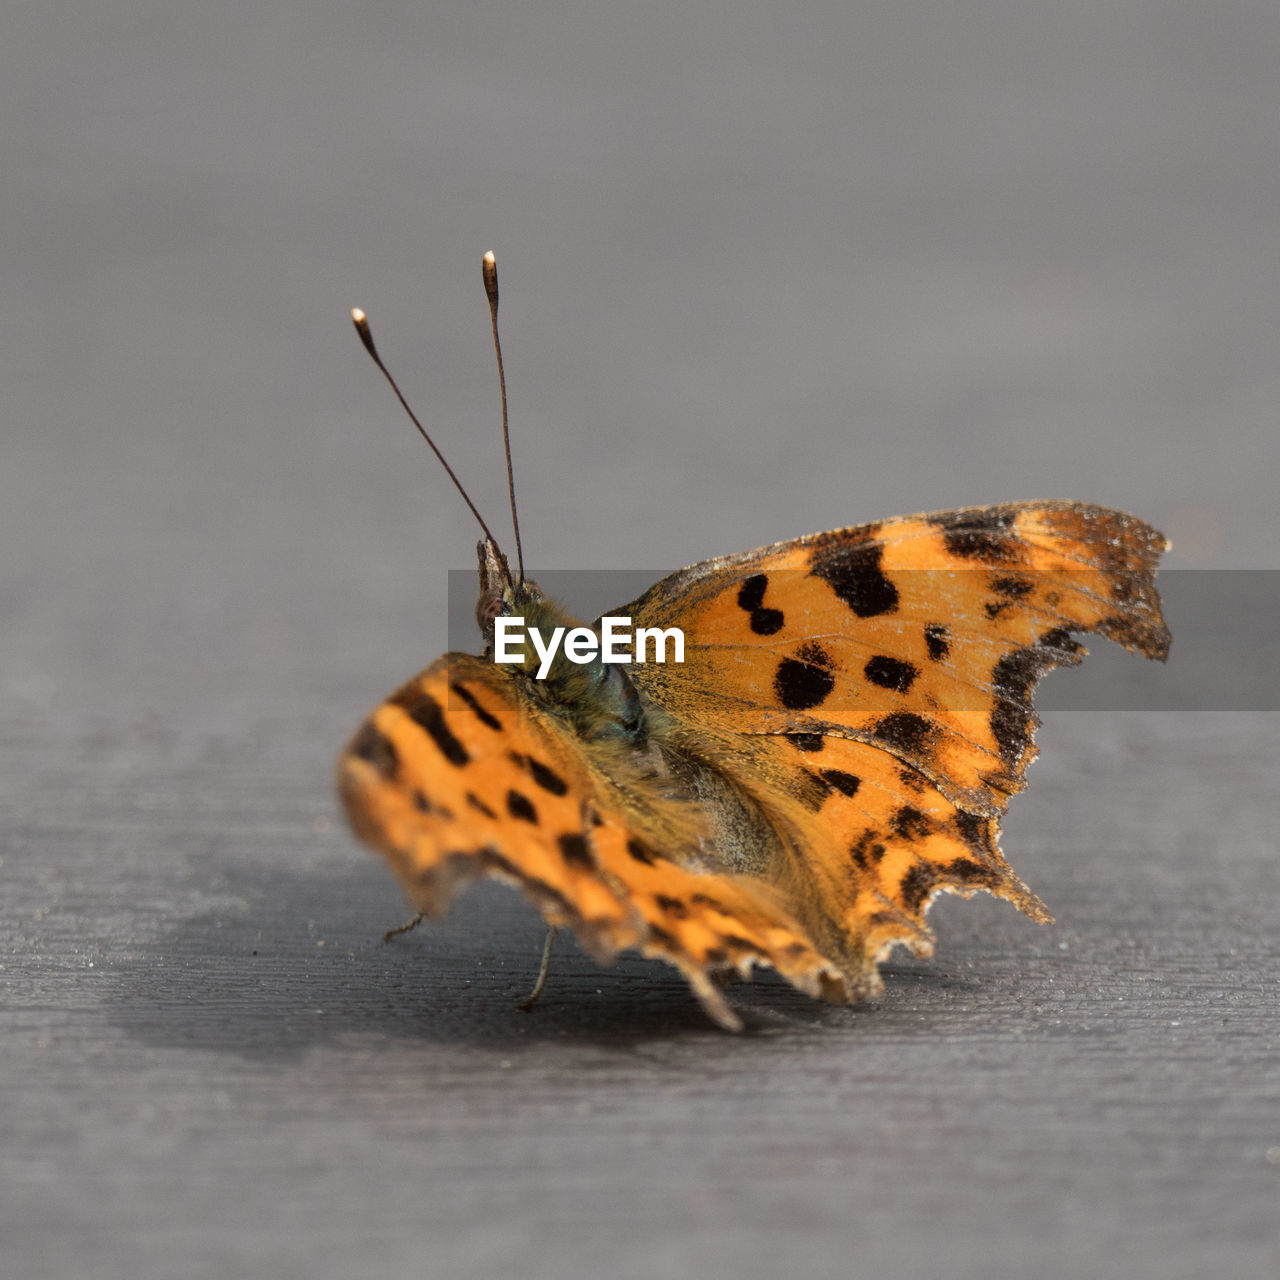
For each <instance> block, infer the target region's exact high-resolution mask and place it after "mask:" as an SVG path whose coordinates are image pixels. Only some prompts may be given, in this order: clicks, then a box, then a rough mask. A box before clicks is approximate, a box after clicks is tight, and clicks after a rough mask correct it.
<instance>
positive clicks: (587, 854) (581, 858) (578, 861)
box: [557, 831, 596, 871]
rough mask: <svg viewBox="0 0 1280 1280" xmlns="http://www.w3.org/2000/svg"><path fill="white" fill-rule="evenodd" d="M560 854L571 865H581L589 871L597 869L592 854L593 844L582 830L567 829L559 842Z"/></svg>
mask: <svg viewBox="0 0 1280 1280" xmlns="http://www.w3.org/2000/svg"><path fill="white" fill-rule="evenodd" d="M557 843H558V844H559V845H560V856H561V857H562V858H564V860H565V862H567V863H568V864H569V865H570V866H571V867H581V868H583V869H585V870H587V871H593V870H594V869H595V865H596V860H595V859H594V858H593V857H592V856H591V846H590V845H589V844H588V843H587V838H586V836H585V835H583V834H582V832H580V831H566V832H565V833H564V835H562V836H561V837H560V838H559V840H558V842H557Z"/></svg>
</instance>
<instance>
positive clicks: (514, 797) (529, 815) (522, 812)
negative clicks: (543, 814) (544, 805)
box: [507, 787, 538, 823]
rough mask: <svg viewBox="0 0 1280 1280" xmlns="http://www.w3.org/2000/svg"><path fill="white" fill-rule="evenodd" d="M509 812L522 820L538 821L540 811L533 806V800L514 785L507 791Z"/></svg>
mask: <svg viewBox="0 0 1280 1280" xmlns="http://www.w3.org/2000/svg"><path fill="white" fill-rule="evenodd" d="M507 812H508V813H509V814H510V815H511V816H512V817H513V818H519V819H520V821H521V822H534V823H536V822H537V821H538V811H537V809H535V808H534V807H533V801H532V800H530V799H529V797H528V796H526V795H525V794H523V792H520V791H517V790H516V789H515V788H514V787H513V788H512V789H511V790H510V791H508V792H507Z"/></svg>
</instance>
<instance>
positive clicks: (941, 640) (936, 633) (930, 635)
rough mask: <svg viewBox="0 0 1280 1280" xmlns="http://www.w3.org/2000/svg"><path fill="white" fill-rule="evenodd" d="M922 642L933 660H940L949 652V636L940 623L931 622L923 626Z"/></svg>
mask: <svg viewBox="0 0 1280 1280" xmlns="http://www.w3.org/2000/svg"><path fill="white" fill-rule="evenodd" d="M924 642H925V645H926V646H927V647H928V650H929V657H931V658H932V659H933V660H934V662H941V661H942V659H943V658H945V657H946V656H947V654H949V653H950V652H951V637H950V635H948V634H947V629H946V627H944V626H943V625H942V624H941V623H938V622H933V623H930V624H929V626H927V627H925V629H924Z"/></svg>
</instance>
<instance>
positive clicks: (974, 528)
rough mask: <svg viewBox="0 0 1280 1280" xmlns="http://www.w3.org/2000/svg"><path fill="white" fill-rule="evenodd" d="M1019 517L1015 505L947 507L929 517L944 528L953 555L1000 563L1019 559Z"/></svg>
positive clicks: (936, 524) (944, 534) (962, 558)
mask: <svg viewBox="0 0 1280 1280" xmlns="http://www.w3.org/2000/svg"><path fill="white" fill-rule="evenodd" d="M1016 518H1017V512H1016V511H1015V510H1014V509H1013V508H1012V507H987V508H985V509H984V510H981V511H943V512H940V513H939V514H937V515H933V516H930V517H929V521H930V523H931V524H933V525H935V526H937V527H938V528H940V529H941V530H942V537H943V541H944V542H945V543H946V547H947V550H948V551H949V552H950V553H951V554H952V555H953V556H958V557H959V558H960V559H961V560H985V561H988V562H991V561H994V562H995V563H997V564H1000V563H1006V562H1009V561H1016V560H1017V559H1018V546H1017V542H1016V541H1015V540H1014V537H1013V533H1012V529H1013V522H1014V520H1015V519H1016Z"/></svg>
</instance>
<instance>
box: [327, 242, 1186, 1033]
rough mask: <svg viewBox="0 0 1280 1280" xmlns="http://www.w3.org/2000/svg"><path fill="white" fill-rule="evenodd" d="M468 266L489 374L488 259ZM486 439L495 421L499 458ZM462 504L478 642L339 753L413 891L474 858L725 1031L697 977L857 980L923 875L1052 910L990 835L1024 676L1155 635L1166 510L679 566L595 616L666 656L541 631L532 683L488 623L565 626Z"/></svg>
mask: <svg viewBox="0 0 1280 1280" xmlns="http://www.w3.org/2000/svg"><path fill="white" fill-rule="evenodd" d="M485 282H486V287H487V289H488V293H489V300H490V308H491V315H492V320H493V334H494V340H495V348H496V350H497V356H498V367H499V375H500V378H501V373H502V353H501V346H500V345H499V344H498V342H497V276H496V268H495V267H494V264H493V258H492V255H486V258H485ZM353 318H354V319H355V321H356V327H357V329H358V330H359V331H360V335H361V337H362V339H363V340H364V342H365V345H366V347H367V348H368V349H369V352H370V354H371V355H372V356H373V358H374V360H375V361H376V362H377V363H378V365H379V367H380V368H382V370H383V372H384V374H385V373H386V369H385V367H384V366H383V365H382V361H381V360H380V359H379V357H378V355H377V352H376V351H375V349H374V347H373V340H372V337H371V336H370V333H369V328H368V324H367V321H366V320H365V318H364V315H363V313H362V312H353ZM387 377H388V380H390V374H387ZM392 386H393V387H394V386H395V384H394V382H392ZM396 391H397V395H398V394H399V390H398V388H397V389H396ZM401 400H402V402H403V397H401ZM405 407H406V409H407V408H408V406H407V405H406V406H405ZM411 416H412V415H411ZM414 422H415V424H417V419H416V418H415V419H414ZM417 425H418V427H419V430H422V427H421V425H420V424H417ZM503 427H504V433H505V431H506V391H505V385H504V386H503ZM423 435H424V436H425V435H426V432H425V431H423ZM428 443H431V442H430V439H429V437H428ZM432 448H433V449H434V448H435V446H434V444H432ZM436 452H437V456H439V450H436ZM441 461H442V462H443V461H444V459H443V458H441ZM510 461H511V459H510V447H509V444H508V447H507V465H508V479H509V480H510V475H511V472H510ZM445 465H446V468H447V464H445ZM449 474H450V476H451V478H453V479H454V483H455V484H457V479H456V477H454V476H453V472H452V471H450V472H449ZM458 487H459V489H461V485H459V486H458ZM512 493H513V502H512V506H513V516H514V486H513V487H512ZM463 496H464V497H466V494H465V492H464V494H463ZM467 501H468V505H471V504H470V499H469V498H468V499H467ZM472 511H473V512H474V511H475V507H474V506H472ZM476 515H477V519H479V513H478V512H477V513H476ZM481 526H482V528H484V534H485V536H484V539H483V541H482V542H481V543H480V544H479V547H478V551H479V570H480V600H479V604H478V605H477V618H478V621H479V624H480V630H481V633H482V635H483V636H484V639H485V642H486V646H487V648H486V652H485V655H484V656H482V657H476V656H473V655H470V654H464V653H449V654H446V655H445V656H444V657H442V658H439V659H437V660H436V661H435V662H434V663H432V664H431V666H429V667H428V668H427V669H426V670H425V671H424V672H422V673H421V674H420V675H418V676H415V677H414V678H413V679H412V680H410V681H409V682H408V684H406V685H404V686H403V687H402V688H400V689H399V690H397V691H396V692H395V693H393V694H392V695H391V696H390V697H389V698H388V699H387V700H386V701H385V702H384V703H382V705H381V706H379V707H378V708H377V709H376V710H375V711H374V712H373V714H372V715H371V716H370V717H369V718H368V719H367V720H366V721H365V722H364V724H363V725H362V726H361V728H360V730H359V731H358V732H357V733H356V735H355V737H354V738H353V739H352V741H351V743H350V745H349V746H348V747H347V749H346V750H345V751H344V753H343V754H342V757H341V760H340V762H339V787H340V791H341V794H342V799H343V801H344V803H345V805H346V810H347V814H348V816H349V817H350V820H351V825H352V827H353V828H354V830H355V832H356V834H357V835H358V836H359V838H360V839H361V840H363V841H364V842H365V843H367V844H369V845H371V846H372V847H373V848H375V849H377V850H379V851H380V852H381V853H383V854H384V855H385V856H386V857H387V859H388V861H389V862H390V863H391V866H392V867H393V869H394V870H395V871H396V873H397V874H398V875H399V877H400V879H401V880H402V882H403V884H404V886H405V889H406V890H407V892H408V895H409V897H410V899H411V900H412V902H413V905H414V907H415V908H416V909H417V910H418V911H419V912H420V913H421V914H423V915H440V914H442V913H443V912H444V911H445V910H446V909H447V907H448V905H449V903H450V900H451V899H452V897H453V896H454V894H455V892H456V891H457V890H458V889H459V888H461V887H462V886H464V885H466V884H467V883H469V882H470V881H472V880H475V879H477V878H479V877H482V876H494V877H497V878H498V879H500V880H503V881H506V882H507V883H509V884H512V885H515V886H518V887H519V888H521V889H523V890H524V891H525V893H526V894H527V895H528V896H529V897H530V898H531V899H532V900H533V902H534V903H535V904H536V905H537V907H538V909H539V910H540V911H541V913H542V915H543V917H544V918H545V919H546V921H547V922H548V924H549V925H551V926H553V927H555V926H567V927H569V928H572V929H573V931H574V933H575V934H576V936H577V938H578V940H579V942H580V943H581V944H582V946H583V947H584V948H585V949H586V950H587V951H588V952H589V953H590V954H591V955H592V956H594V957H595V958H596V959H597V960H599V961H600V962H602V963H603V962H607V961H609V960H610V959H611V958H612V957H614V956H615V955H616V954H617V953H618V952H620V951H622V950H624V949H628V948H632V949H635V950H638V951H640V952H642V953H643V954H644V955H646V956H656V957H658V958H660V959H662V960H665V961H667V962H668V963H670V964H672V965H674V966H675V967H676V968H677V969H678V970H679V971H680V972H681V973H682V974H683V975H684V977H685V979H686V980H687V981H688V983H689V985H690V987H691V988H692V989H693V992H694V994H695V995H696V996H697V998H698V999H699V1000H700V1001H701V1003H702V1005H703V1007H704V1009H705V1010H706V1011H707V1013H708V1014H709V1015H710V1016H711V1017H712V1018H713V1019H714V1020H715V1021H716V1022H718V1023H719V1024H720V1025H721V1026H722V1027H726V1028H729V1029H734V1030H736V1029H738V1028H740V1026H741V1023H740V1020H739V1018H738V1016H737V1015H736V1014H735V1013H734V1011H733V1010H732V1009H731V1008H730V1007H729V1005H728V1004H727V1003H726V1001H725V998H724V996H723V994H722V993H721V991H720V990H719V989H718V987H717V985H716V984H715V982H713V977H715V976H718V975H721V974H724V973H727V972H736V973H737V974H738V975H740V976H743V977H749V976H750V973H751V970H752V969H753V967H754V966H756V965H768V966H771V967H772V968H774V969H775V970H777V972H778V973H780V974H781V975H782V976H783V977H784V978H786V979H787V980H788V981H789V982H790V983H792V984H793V985H794V986H796V987H797V988H799V989H800V990H801V991H804V992H806V993H807V994H809V995H811V996H815V997H821V998H824V999H827V1000H831V1001H834V1002H837V1003H849V1002H853V1001H856V1000H859V999H862V998H864V997H866V996H869V995H873V994H875V993H877V992H878V991H880V990H881V987H882V983H881V979H880V975H879V971H878V966H879V963H880V962H881V961H882V960H883V959H884V958H885V957H886V955H887V954H888V953H889V951H890V950H891V949H892V948H893V947H894V945H895V944H898V943H902V944H905V945H906V946H907V947H908V948H910V949H911V950H912V951H913V952H915V953H916V954H917V955H928V954H930V953H931V951H932V948H933V934H932V932H931V930H930V929H929V927H928V925H927V924H926V923H925V914H926V912H927V910H928V908H929V905H930V903H931V902H932V900H933V899H934V897H935V896H936V895H937V894H938V893H942V892H946V893H955V894H959V895H961V896H962V897H970V896H972V895H973V893H974V892H976V891H977V890H983V891H984V892H987V893H990V894H994V895H995V896H997V897H1000V898H1005V899H1007V900H1009V901H1010V902H1012V903H1013V904H1014V905H1015V906H1017V907H1018V908H1019V909H1020V910H1022V911H1023V912H1025V913H1026V914H1027V915H1028V916H1030V917H1031V919H1033V920H1036V921H1039V922H1047V921H1049V920H1050V919H1051V917H1050V915H1049V913H1048V912H1047V910H1046V909H1045V907H1044V904H1043V903H1042V902H1041V901H1040V899H1039V898H1038V897H1037V896H1036V895H1035V894H1034V893H1032V892H1031V890H1030V889H1028V888H1027V887H1026V886H1025V885H1024V884H1023V883H1022V881H1021V880H1020V879H1019V878H1018V877H1017V875H1015V874H1014V872H1013V871H1012V869H1011V868H1010V867H1009V865H1008V864H1007V863H1006V862H1005V860H1004V857H1003V856H1002V854H1001V852H1000V848H999V844H998V839H997V838H998V834H999V820H1000V818H1001V816H1002V815H1003V813H1004V811H1005V809H1006V807H1007V805H1008V802H1009V798H1010V797H1011V796H1013V795H1014V794H1016V793H1017V792H1019V791H1021V790H1023V788H1024V786H1025V782H1024V778H1025V775H1026V771H1027V766H1028V765H1029V764H1030V763H1031V761H1032V760H1033V759H1034V757H1035V754H1036V748H1035V746H1034V743H1033V733H1034V730H1035V729H1036V727H1037V725H1038V724H1039V719H1038V717H1037V715H1036V713H1035V711H1034V709H1033V707H1032V692H1033V690H1034V687H1035V685H1036V683H1037V681H1038V680H1039V679H1040V677H1041V676H1042V675H1043V674H1044V673H1045V672H1047V671H1049V670H1051V669H1052V668H1054V667H1058V666H1071V665H1074V664H1076V663H1078V662H1079V661H1080V660H1081V658H1082V657H1083V656H1084V654H1085V649H1084V648H1083V647H1082V646H1081V645H1080V644H1079V643H1078V642H1077V641H1076V640H1075V639H1074V638H1073V634H1074V633H1080V632H1096V633H1098V634H1099V635H1103V636H1107V637H1108V638H1110V639H1112V640H1115V641H1117V642H1118V643H1119V644H1121V645H1123V646H1124V647H1125V648H1127V649H1129V650H1131V651H1135V652H1138V653H1141V654H1143V655H1145V656H1146V657H1148V658H1155V659H1159V660H1163V659H1164V658H1165V657H1166V655H1167V654H1168V651H1169V632H1168V629H1167V628H1166V626H1165V623H1164V619H1163V617H1162V616H1161V612H1160V601H1159V596H1158V595H1157V593H1156V589H1155V586H1154V583H1153V575H1154V571H1155V565H1156V562H1157V560H1158V559H1159V556H1160V554H1161V552H1162V551H1164V550H1165V549H1166V547H1167V545H1168V544H1167V542H1166V540H1165V538H1164V537H1163V535H1161V534H1159V533H1157V532H1156V531H1155V530H1154V529H1152V528H1151V527H1150V526H1149V525H1147V524H1145V523H1143V521H1141V520H1138V519H1136V518H1135V517H1133V516H1130V515H1125V514H1123V513H1122V512H1118V511H1110V510H1106V509H1104V508H1102V507H1096V506H1089V505H1086V504H1084V503H1078V502H1061V501H1047V502H1021V503H1010V504H1008V505H1001V506H994V507H971V508H967V509H964V510H959V511H947V512H940V513H935V514H932V515H914V516H899V517H897V518H895V519H891V520H883V521H879V522H876V523H872V524H864V525H856V526H852V527H850V528H847V529H836V530H834V531H832V532H830V533H818V534H813V535H811V536H809V537H805V538H798V539H796V540H794V541H791V542H780V543H775V544H774V545H772V546H768V547H762V548H760V549H759V550H756V551H748V552H745V553H742V554H740V555H733V556H727V557H724V558H721V559H716V560H707V561H704V562H703V563H701V564H696V565H693V566H691V567H690V568H687V569H682V570H680V572H678V573H673V574H671V575H670V576H669V577H666V578H663V579H662V580H661V581H660V582H658V583H657V584H656V585H655V586H653V587H651V588H650V589H649V590H648V591H647V592H645V593H644V594H643V595H642V596H641V597H640V598H639V599H638V600H635V601H633V602H632V603H631V604H630V605H626V606H623V607H622V608H620V609H616V610H614V611H613V614H614V615H619V616H629V617H630V618H631V619H632V620H633V622H634V624H635V625H637V626H648V627H656V628H663V629H667V628H672V627H678V628H680V629H681V631H682V632H683V636H684V661H683V663H674V662H665V663H644V662H634V661H629V662H625V663H618V662H616V661H614V662H607V661H604V660H603V658H602V657H597V658H595V659H588V660H587V661H583V662H579V661H574V660H570V659H569V657H568V656H567V655H566V653H565V651H564V649H561V650H559V651H558V652H557V653H556V654H555V655H554V657H553V658H552V659H551V660H550V661H549V662H548V663H546V664H544V665H545V667H546V669H545V671H544V675H545V678H543V679H539V678H537V676H538V670H537V669H538V667H539V666H540V662H539V659H538V658H537V657H536V656H535V655H533V654H530V655H529V657H528V659H527V660H525V661H523V662H516V663H507V664H505V665H504V664H500V663H498V662H496V661H495V660H494V656H495V655H494V634H495V622H496V620H497V619H499V618H514V617H521V618H524V619H525V622H526V624H536V625H537V626H539V627H541V628H542V630H543V632H544V633H548V634H550V633H553V632H554V628H556V627H564V628H565V629H566V633H567V632H568V631H569V629H571V628H574V627H577V626H580V625H581V624H580V623H578V622H577V621H576V620H575V619H573V618H571V617H570V616H569V615H568V614H567V613H566V612H565V611H564V610H562V609H561V608H560V607H559V606H558V605H557V604H555V603H554V602H553V601H551V600H549V599H547V598H546V597H544V596H543V594H542V593H541V592H540V591H539V590H538V588H537V586H536V585H535V584H534V583H533V582H532V581H530V580H528V579H526V578H525V577H524V573H523V556H522V555H521V557H520V565H519V568H518V570H517V572H515V573H513V572H512V569H511V567H510V565H509V564H508V562H507V559H506V557H505V556H504V555H503V554H502V552H501V551H500V550H499V549H498V545H497V543H496V542H495V541H494V539H493V537H492V536H491V535H490V533H489V531H488V529H487V527H485V526H484V522H483V521H481ZM516 540H517V550H518V551H519V531H518V525H517V533H516ZM590 630H591V631H592V632H594V633H596V635H597V636H598V635H599V633H600V630H601V620H597V621H596V623H594V624H593V625H592V627H591V628H590Z"/></svg>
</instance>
